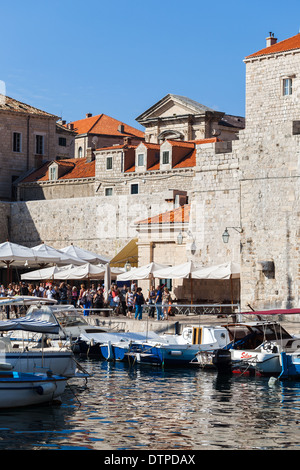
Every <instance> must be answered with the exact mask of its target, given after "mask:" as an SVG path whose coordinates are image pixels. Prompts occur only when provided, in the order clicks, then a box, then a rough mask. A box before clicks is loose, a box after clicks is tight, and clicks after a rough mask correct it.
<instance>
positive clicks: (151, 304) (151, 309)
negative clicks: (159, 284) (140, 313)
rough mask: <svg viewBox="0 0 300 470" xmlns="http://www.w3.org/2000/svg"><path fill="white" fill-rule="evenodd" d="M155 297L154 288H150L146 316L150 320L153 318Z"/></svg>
mask: <svg viewBox="0 0 300 470" xmlns="http://www.w3.org/2000/svg"><path fill="white" fill-rule="evenodd" d="M155 297H156V292H155V289H154V286H151V289H150V291H149V298H148V303H149V313H148V316H149V317H150V318H154V311H155Z"/></svg>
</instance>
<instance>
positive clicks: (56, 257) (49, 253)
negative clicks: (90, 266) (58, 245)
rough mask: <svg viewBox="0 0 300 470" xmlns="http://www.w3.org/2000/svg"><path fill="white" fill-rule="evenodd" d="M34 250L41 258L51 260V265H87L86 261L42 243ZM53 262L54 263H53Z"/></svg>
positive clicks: (33, 248)
mask: <svg viewBox="0 0 300 470" xmlns="http://www.w3.org/2000/svg"><path fill="white" fill-rule="evenodd" d="M32 250H33V251H34V252H35V253H36V254H37V255H38V256H39V257H41V256H44V257H48V258H49V261H48V262H49V263H50V262H52V263H55V264H58V265H66V264H71V263H72V264H74V265H81V264H85V263H86V261H85V260H83V259H80V258H79V257H78V256H72V255H70V254H67V253H64V252H63V251H60V250H56V249H55V248H53V247H52V246H49V245H46V244H45V243H41V244H40V245H37V246H34V247H32ZM51 260H52V261H51Z"/></svg>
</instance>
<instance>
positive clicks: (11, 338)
mask: <svg viewBox="0 0 300 470" xmlns="http://www.w3.org/2000/svg"><path fill="white" fill-rule="evenodd" d="M11 300H13V303H15V304H17V303H18V302H22V301H23V300H20V299H17V300H16V299H15V298H13V299H8V300H0V306H7V305H9V304H10V302H11ZM59 330H60V326H59V324H58V323H57V321H55V319H53V321H52V322H48V321H45V320H42V319H36V318H30V317H20V318H12V319H7V320H3V321H0V334H1V335H2V336H0V354H1V361H2V362H5V363H9V364H11V365H12V366H13V367H14V368H15V369H16V370H18V371H19V372H25V373H35V372H45V371H48V370H51V371H52V373H53V374H55V375H61V376H63V377H68V378H71V377H76V376H83V375H84V374H83V375H80V374H79V372H78V364H77V362H76V360H75V357H74V353H73V352H72V351H71V350H70V349H69V348H68V347H65V346H63V345H62V344H60V343H59V342H58V343H57V344H52V343H51V342H49V341H48V339H47V335H58V333H59ZM20 333H22V334H23V337H22V338H21V337H17V336H18V335H19V334H20ZM26 335H28V340H27V341H26V340H25V336H26Z"/></svg>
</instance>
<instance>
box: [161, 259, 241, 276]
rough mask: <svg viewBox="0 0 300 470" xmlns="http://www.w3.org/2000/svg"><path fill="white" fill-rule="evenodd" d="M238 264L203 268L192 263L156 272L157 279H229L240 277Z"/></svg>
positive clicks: (231, 263)
mask: <svg viewBox="0 0 300 470" xmlns="http://www.w3.org/2000/svg"><path fill="white" fill-rule="evenodd" d="M240 271H241V269H240V265H239V264H238V263H233V262H230V263H223V264H218V265H215V266H209V267H206V268H204V267H203V266H199V265H197V264H195V263H193V262H192V261H188V262H187V263H183V264H180V265H177V266H171V267H168V268H164V269H161V270H158V271H156V273H155V277H156V278H158V279H188V278H191V279H230V278H232V279H233V278H239V277H240Z"/></svg>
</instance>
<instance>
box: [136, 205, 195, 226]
mask: <svg viewBox="0 0 300 470" xmlns="http://www.w3.org/2000/svg"><path fill="white" fill-rule="evenodd" d="M190 210H191V205H190V204H185V205H183V206H180V207H178V208H177V209H173V210H171V211H168V212H163V213H162V214H158V215H156V216H154V217H149V218H148V219H144V220H140V221H139V222H136V224H137V225H144V224H147V225H149V224H170V223H184V222H186V223H187V222H189V220H190Z"/></svg>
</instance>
